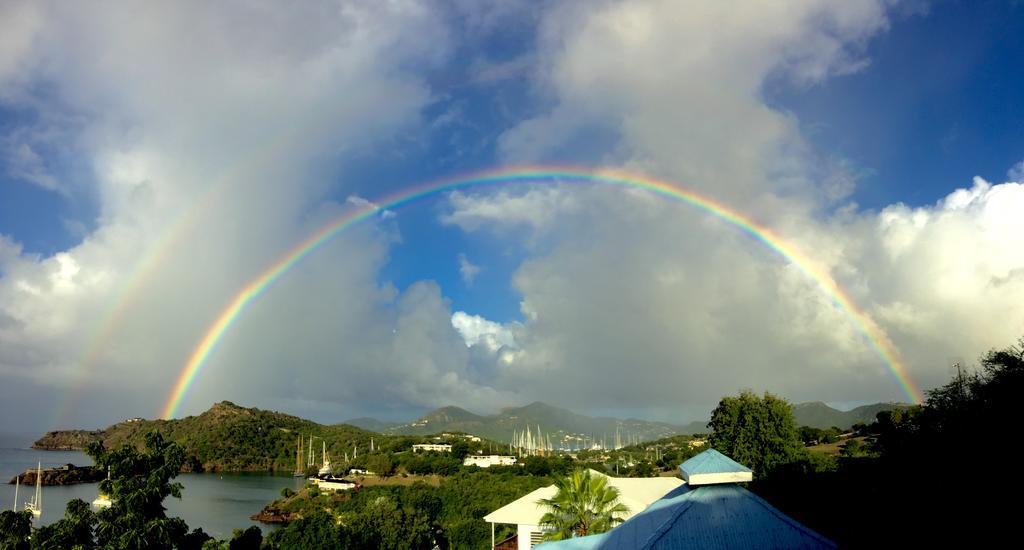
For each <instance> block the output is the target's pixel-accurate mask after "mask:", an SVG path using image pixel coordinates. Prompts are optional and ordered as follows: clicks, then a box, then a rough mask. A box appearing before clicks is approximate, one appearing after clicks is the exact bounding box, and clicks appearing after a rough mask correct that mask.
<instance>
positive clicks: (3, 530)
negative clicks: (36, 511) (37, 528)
mask: <svg viewBox="0 0 1024 550" xmlns="http://www.w3.org/2000/svg"><path fill="white" fill-rule="evenodd" d="M31 534H32V513H31V512H29V511H27V510H23V511H21V512H12V511H10V510H4V511H3V512H0V548H2V549H3V550H28V548H29V542H28V537H29V535H31Z"/></svg>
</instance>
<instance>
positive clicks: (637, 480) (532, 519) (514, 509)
mask: <svg viewBox="0 0 1024 550" xmlns="http://www.w3.org/2000/svg"><path fill="white" fill-rule="evenodd" d="M590 475H591V476H595V475H597V476H602V477H606V478H608V485H609V486H611V487H615V488H616V489H618V490H619V502H621V503H622V504H625V505H626V507H627V508H629V512H627V513H625V514H622V515H621V517H622V519H629V518H630V517H631V516H632V515H633V514H636V513H639V512H642V511H644V510H645V509H647V507H648V506H650V505H651V503H652V502H654V501H656V500H658V499H659V498H661V497H663V496H665V495H666V494H668V492H669V491H671V490H672V489H675V488H676V487H679V486H680V485H682V484H683V480H681V479H679V478H675V477H610V476H606V475H604V474H602V473H601V472H598V471H596V470H590ZM557 492H558V489H557V488H556V487H555V486H554V485H548V486H547V487H541V488H540V489H537V490H535V491H533V492H531V493H529V494H527V495H526V496H523V497H521V498H519V499H518V500H515V501H512V502H510V503H509V504H506V505H505V506H502V507H501V508H498V509H497V510H495V511H493V512H491V513H490V514H487V515H486V516H484V521H487V522H490V523H513V524H516V525H540V518H541V517H543V516H544V514H545V512H547V509H546V508H545V507H543V506H541V505H540V504H537V501H539V500H541V499H545V498H551V497H553V496H555V493H557Z"/></svg>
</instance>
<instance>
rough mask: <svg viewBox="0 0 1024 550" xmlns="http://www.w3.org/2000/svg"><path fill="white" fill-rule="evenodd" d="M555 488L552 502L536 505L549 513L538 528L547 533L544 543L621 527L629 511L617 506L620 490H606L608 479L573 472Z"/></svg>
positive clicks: (547, 501) (560, 479)
mask: <svg viewBox="0 0 1024 550" xmlns="http://www.w3.org/2000/svg"><path fill="white" fill-rule="evenodd" d="M555 486H556V487H558V492H557V493H556V494H555V496H554V498H545V499H541V500H539V501H537V504H541V505H543V506H547V507H548V509H549V511H548V512H547V513H545V514H544V516H543V517H542V518H540V523H541V526H543V527H545V528H547V529H549V531H547V532H545V533H544V540H563V539H568V538H572V537H583V536H586V535H594V534H597V533H604V532H605V531H608V530H610V529H611V528H612V527H615V525H617V524H618V523H621V522H622V517H621V515H622V514H623V513H626V512H629V508H627V507H626V505H624V504H622V503H620V502H619V490H618V489H616V488H615V487H609V486H608V478H607V477H605V476H602V475H596V476H591V475H590V470H584V469H578V470H575V471H573V472H572V473H571V474H569V475H568V476H566V477H563V478H559V479H556V480H555Z"/></svg>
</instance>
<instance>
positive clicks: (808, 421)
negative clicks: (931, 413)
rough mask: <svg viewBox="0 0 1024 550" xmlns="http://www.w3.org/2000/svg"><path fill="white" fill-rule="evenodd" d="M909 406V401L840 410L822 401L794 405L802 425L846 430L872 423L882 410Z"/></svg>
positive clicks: (795, 412)
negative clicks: (855, 425)
mask: <svg viewBox="0 0 1024 550" xmlns="http://www.w3.org/2000/svg"><path fill="white" fill-rule="evenodd" d="M909 406H910V405H909V404H907V403H875V404H873V405H864V406H861V407H857V408H856V409H852V410H849V411H840V410H838V409H833V408H832V407H829V406H828V405H826V404H824V403H822V402H821V401H812V402H810V403H800V404H797V405H793V417H794V418H795V419H796V423H797V424H798V425H800V426H811V427H812V428H822V429H824V428H831V427H833V426H836V427H838V428H842V429H844V430H845V429H847V428H849V427H851V426H853V425H854V424H857V423H864V424H870V423H872V422H874V421H875V415H877V414H878V413H880V412H882V411H891V410H893V409H905V408H907V407H909Z"/></svg>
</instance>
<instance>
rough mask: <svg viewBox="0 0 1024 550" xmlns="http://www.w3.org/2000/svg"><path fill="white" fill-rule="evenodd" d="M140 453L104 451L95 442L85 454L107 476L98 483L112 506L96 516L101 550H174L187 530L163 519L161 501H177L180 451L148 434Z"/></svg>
mask: <svg viewBox="0 0 1024 550" xmlns="http://www.w3.org/2000/svg"><path fill="white" fill-rule="evenodd" d="M145 441H146V443H145V451H144V452H143V451H139V450H138V449H136V448H135V447H131V446H128V445H124V446H122V447H121V448H120V449H117V450H115V451H110V452H107V451H106V450H105V449H104V448H103V446H102V445H101V444H99V443H94V444H91V445H89V447H88V448H87V450H86V452H87V453H89V455H90V456H91V457H92V459H93V461H95V462H96V465H97V466H99V467H101V468H104V469H107V470H108V471H109V472H110V479H106V480H104V481H102V482H100V492H102V493H104V494H107V495H110V500H111V502H112V504H111V506H110V507H109V508H107V509H105V510H101V511H100V512H98V513H97V514H96V516H97V518H98V520H99V523H98V525H97V527H96V539H97V542H98V544H99V546H102V547H104V548H120V549H134V548H173V547H175V546H178V545H180V544H181V542H182V541H183V540H184V538H185V536H186V534H187V533H188V526H187V525H186V524H185V522H184V521H183V520H182V519H180V518H168V517H167V514H166V509H165V508H164V506H163V501H164V499H165V498H167V497H168V496H173V497H175V498H181V484H179V483H171V479H173V478H174V477H176V476H177V475H178V472H179V471H180V470H181V466H182V465H183V464H184V463H185V451H184V450H183V449H182V448H181V446H180V445H178V444H177V443H173V442H169V441H165V440H164V438H163V436H162V435H160V433H159V432H155V431H154V432H149V433H148V434H146V438H145Z"/></svg>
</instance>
